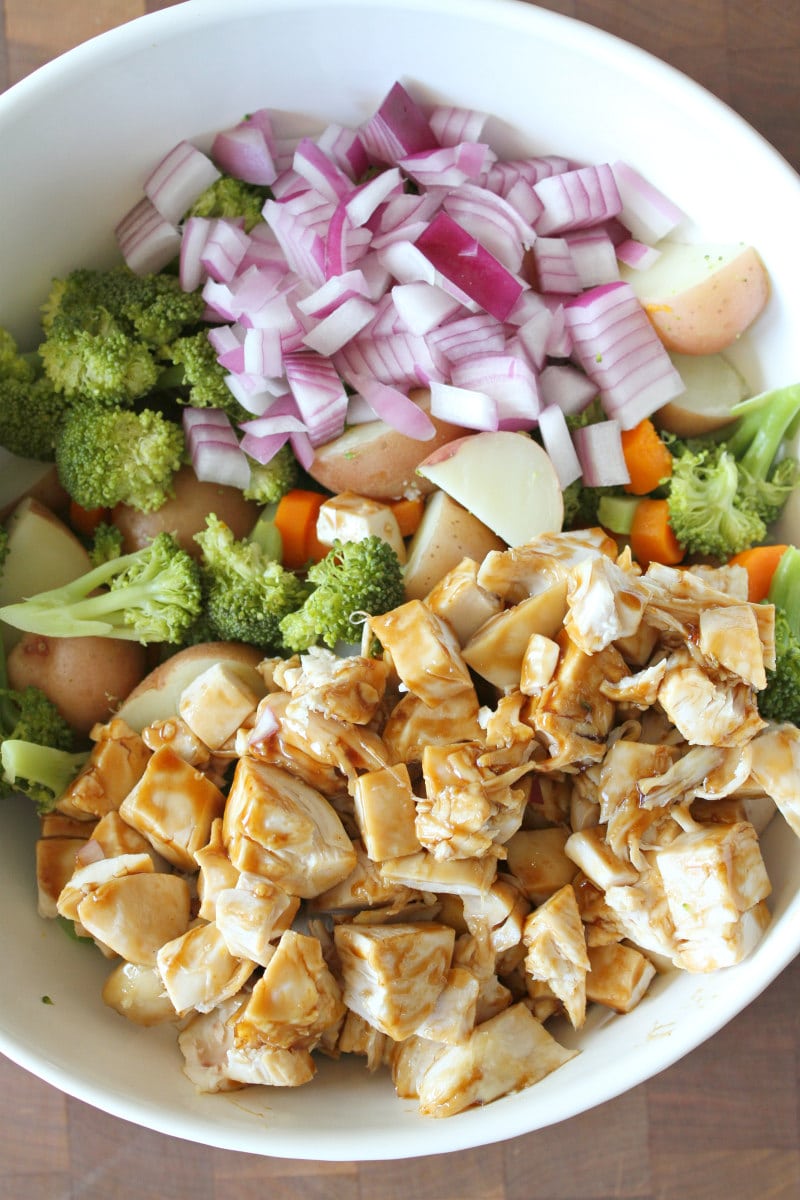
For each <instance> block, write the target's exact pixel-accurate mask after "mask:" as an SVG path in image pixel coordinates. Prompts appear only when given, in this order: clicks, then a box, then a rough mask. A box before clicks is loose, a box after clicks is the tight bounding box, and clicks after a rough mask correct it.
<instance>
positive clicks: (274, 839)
mask: <svg viewBox="0 0 800 1200" xmlns="http://www.w3.org/2000/svg"><path fill="white" fill-rule="evenodd" d="M275 119H276V120H277V118H275ZM484 123H485V117H484V116H483V115H482V114H477V113H470V112H464V111H461V110H456V109H451V108H445V107H438V108H435V109H433V110H431V111H425V110H423V109H422V108H421V107H420V106H419V105H417V104H416V102H415V101H414V99H413V98H412V97H411V96H410V95H409V93H408V92H407V91H406V90H405V89H404V88H403V87H402V86H401V85H400V84H396V85H395V86H394V87H393V88H392V89H391V91H390V92H389V94H388V95H387V97H386V98H385V100H384V102H383V103H382V105H381V106H380V107H379V109H378V110H377V112H376V113H375V114H374V115H373V117H372V118H371V119H370V120H368V121H366V122H364V124H363V125H362V126H361V127H359V128H358V129H355V130H347V129H344V128H342V127H340V126H335V125H331V126H329V127H328V128H327V129H325V130H324V131H323V132H322V134H320V135H315V136H313V137H312V136H308V137H301V138H299V139H296V138H295V139H292V140H291V142H289V141H288V140H286V139H283V138H281V137H280V136H279V133H278V132H276V127H275V123H274V120H273V115H272V114H270V113H268V112H267V111H266V110H258V111H256V112H254V113H252V114H250V116H248V117H247V118H246V119H245V120H243V121H242V122H241V123H239V124H238V125H236V126H235V127H234V128H232V129H230V130H225V131H222V132H221V133H220V134H219V135H218V136H217V137H216V138H215V139H214V142H213V144H212V146H211V150H210V152H209V154H205V153H204V152H203V151H202V150H200V149H199V148H198V147H195V146H193V145H192V144H190V143H188V142H182V143H180V144H179V145H178V146H176V147H175V148H174V149H173V150H172V151H171V152H170V153H169V154H167V155H166V156H165V158H164V159H163V160H162V161H161V162H160V163H159V164H158V165H157V167H156V169H155V170H154V171H153V173H152V174H151V176H150V177H149V179H148V180H147V181H146V182H145V186H144V192H145V195H144V197H143V199H142V200H141V201H139V202H138V203H137V204H136V205H135V207H134V208H133V209H132V210H131V212H130V213H128V214H127V215H126V216H125V217H124V218H123V220H122V221H121V222H120V223H119V226H118V228H117V235H118V240H119V244H120V250H121V252H122V255H123V257H124V260H125V261H124V264H123V265H119V266H116V267H113V268H111V269H110V270H96V269H87V268H85V267H82V266H79V267H77V268H76V269H75V270H74V271H73V272H71V273H70V274H69V275H68V276H67V277H66V278H65V279H61V280H56V281H54V283H53V285H52V288H51V291H50V294H49V296H48V297H47V299H46V301H45V304H44V306H43V310H42V340H41V342H40V344H39V346H38V347H37V348H36V350H35V351H34V352H32V353H28V352H23V351H21V350H20V349H19V348H18V347H17V346H16V345H15V343H14V341H13V339H11V338H10V336H9V335H8V334H2V335H0V444H2V445H4V446H5V447H6V448H7V449H8V450H10V451H11V452H12V453H13V454H16V455H18V456H22V457H25V458H28V459H35V460H39V461H41V462H43V463H52V464H54V468H55V471H56V473H57V483H58V485H59V486H60V487H61V489H62V492H61V499H62V503H61V506H60V509H59V511H58V512H57V513H56V512H50V511H48V510H47V509H46V508H44V507H43V506H42V505H41V503H39V502H38V501H37V500H35V499H33V498H31V497H28V498H24V499H22V500H21V502H20V503H19V505H18V506H17V507H16V509H15V511H14V512H13V514H12V515H11V517H10V519H9V520H8V522H7V524H6V526H5V528H4V529H3V531H2V540H0V551H2V553H3V555H4V561H3V564H2V576H0V622H2V630H3V637H4V643H5V645H6V647H7V650H8V669H9V679H8V681H5V680H3V681H1V682H2V684H3V686H2V687H1V688H0V693H1V694H0V726H2V728H0V736H2V744H1V745H0V759H1V760H2V768H3V787H4V788H5V789H6V791H8V792H9V793H10V792H13V791H20V790H21V791H23V792H26V793H27V794H28V795H29V796H31V798H32V799H33V800H34V801H35V802H36V804H37V807H38V809H39V811H40V814H41V826H42V828H41V837H40V839H39V841H38V843H37V882H38V891H39V910H40V912H41V913H42V915H43V916H49V917H56V916H59V917H61V918H62V919H63V920H64V921H65V922H67V923H69V926H70V928H72V929H73V930H74V932H76V933H77V934H78V936H80V937H82V938H88V939H91V940H93V941H94V942H95V943H96V945H97V947H99V949H100V951H101V952H102V953H103V954H104V955H105V956H106V957H108V958H109V959H114V960H118V961H116V962H115V965H114V966H113V967H112V969H111V971H110V974H109V977H108V980H107V983H106V985H105V987H104V990H103V998H104V1000H105V1002H106V1003H107V1004H109V1005H110V1006H111V1007H113V1008H114V1009H116V1010H117V1011H118V1012H119V1013H121V1014H122V1015H124V1016H126V1017H127V1018H128V1019H131V1020H133V1021H135V1022H138V1023H140V1024H142V1025H151V1024H160V1023H167V1022H169V1023H173V1024H174V1025H175V1026H176V1029H177V1030H178V1042H179V1045H180V1049H181V1051H182V1055H183V1059H184V1064H185V1071H186V1074H187V1075H188V1077H189V1078H190V1079H191V1080H192V1081H193V1082H194V1084H195V1085H196V1086H197V1087H198V1088H199V1089H200V1090H201V1091H205V1092H217V1091H229V1090H232V1089H235V1088H239V1087H242V1086H247V1085H251V1084H261V1085H278V1086H298V1085H301V1084H305V1083H307V1082H309V1081H310V1080H311V1079H312V1078H313V1077H314V1075H315V1073H316V1070H317V1062H318V1059H319V1056H320V1055H323V1056H328V1057H331V1058H334V1059H338V1058H341V1057H343V1056H347V1055H355V1056H359V1057H361V1058H363V1059H364V1060H365V1062H366V1065H367V1067H368V1068H369V1069H370V1070H375V1069H377V1068H379V1067H385V1068H388V1070H389V1071H390V1073H391V1076H392V1080H393V1082H394V1086H395V1089H396V1091H397V1093H398V1095H399V1096H401V1097H403V1098H409V1099H414V1100H415V1101H416V1102H417V1103H418V1106H419V1111H420V1112H421V1113H422V1114H423V1115H425V1116H433V1117H443V1116H448V1115H452V1114H454V1113H457V1112H459V1111H462V1110H463V1109H465V1108H467V1107H470V1106H471V1105H474V1104H479V1103H485V1102H487V1101H490V1100H493V1099H496V1098H498V1097H500V1096H502V1095H505V1094H507V1093H509V1092H513V1091H516V1090H518V1089H520V1088H523V1087H526V1086H529V1085H530V1084H532V1083H535V1082H536V1081H537V1080H539V1079H541V1078H543V1077H544V1076H545V1075H547V1074H548V1073H549V1072H551V1071H553V1070H555V1069H557V1068H558V1067H560V1066H561V1065H563V1064H565V1063H566V1062H567V1061H568V1060H569V1059H571V1058H572V1057H574V1055H575V1053H576V1051H575V1050H573V1049H571V1048H569V1047H568V1046H567V1045H565V1044H563V1043H564V1042H565V1041H568V1040H569V1041H571V1039H564V1038H562V1037H561V1032H562V1030H563V1029H564V1027H565V1025H566V1026H572V1027H573V1028H574V1029H576V1030H578V1029H581V1028H582V1027H583V1026H584V1024H585V1022H586V1020H587V1012H588V1011H589V1010H590V1009H591V1007H592V1006H593V1005H600V1006H604V1007H606V1008H609V1009H611V1010H613V1011H615V1012H617V1013H625V1012H627V1011H629V1010H630V1009H631V1008H633V1007H634V1006H635V1005H637V1004H638V1003H640V1002H642V1001H643V1000H644V999H645V998H646V995H647V992H648V989H649V987H650V985H651V983H652V982H653V981H654V980H655V979H656V977H657V976H658V974H660V973H663V972H667V971H669V970H672V969H681V970H687V971H693V972H706V971H711V970H716V969H719V968H722V967H725V966H729V965H732V964H734V963H737V962H739V961H741V960H742V959H743V958H744V957H745V956H746V955H747V954H748V953H750V951H751V950H752V949H753V947H754V946H755V945H756V944H757V942H758V940H759V938H760V936H761V935H762V933H763V932H764V930H765V929H766V927H767V925H768V923H769V919H770V914H769V908H768V897H769V894H770V881H769V878H768V874H767V870H766V866H765V864H764V861H763V858H762V856H761V850H760V845H759V834H760V833H761V831H762V830H763V828H764V827H765V826H766V824H767V823H768V821H769V820H770V818H771V816H772V814H773V813H774V812H775V811H776V809H777V810H780V812H781V813H782V814H783V816H784V818H785V819H786V821H787V822H788V824H789V825H790V827H791V828H792V829H793V830H794V831H795V832H796V833H798V834H800V812H798V807H797V796H798V794H800V780H799V779H798V772H800V757H799V756H798V749H799V748H800V733H799V732H798V727H797V721H798V717H799V714H798V703H797V696H798V695H800V689H799V688H798V683H800V678H798V662H800V618H798V613H800V607H799V606H798V604H797V602H796V600H797V597H796V594H795V593H796V589H797V586H798V580H800V565H798V564H800V550H798V549H797V548H796V547H794V546H769V545H767V544H765V543H766V542H767V539H768V534H769V526H770V525H771V523H772V522H773V521H774V520H775V519H776V517H777V516H778V515H779V513H780V511H781V510H782V508H783V505H784V503H785V501H786V499H787V498H788V496H789V494H790V493H791V491H792V490H793V488H794V487H795V485H796V482H797V471H798V464H797V462H796V460H795V459H794V457H793V456H792V454H791V453H790V444H791V443H790V437H791V435H792V434H793V432H794V428H795V425H796V422H797V417H798V413H800V385H789V386H786V387H783V388H779V389H775V390H774V391H771V392H768V393H765V394H762V395H759V396H755V397H750V398H746V393H747V386H746V384H745V383H744V381H743V380H742V379H741V376H740V375H739V374H738V372H736V371H735V370H734V369H733V367H731V366H730V364H729V363H728V362H727V360H726V359H725V358H724V353H723V352H724V351H725V349H726V348H727V347H728V346H729V345H730V344H731V342H732V341H733V340H734V339H735V338H737V337H739V336H741V335H742V334H743V333H744V332H745V330H746V329H748V328H749V326H750V325H751V324H752V323H753V322H754V321H755V320H756V318H757V317H758V315H759V313H760V312H761V310H762V308H763V307H764V305H765V303H766V301H767V299H768V291H769V289H768V279H767V275H766V271H765V270H764V267H763V264H762V263H761V261H760V259H759V257H758V254H757V252H756V251H755V249H754V248H752V247H747V246H726V247H717V246H704V247H687V246H681V245H680V243H678V242H675V241H671V240H667V236H668V235H674V234H675V231H676V230H678V229H679V227H680V223H681V220H682V214H681V213H680V212H678V211H677V210H676V209H675V207H674V206H673V205H672V204H671V203H670V202H669V200H668V199H667V198H666V197H664V196H662V195H661V194H660V193H658V192H657V191H656V190H655V189H653V188H652V187H651V185H649V183H647V181H645V180H643V179H642V178H641V176H639V175H638V173H637V172H636V171H635V170H633V168H631V167H630V166H629V165H628V164H625V163H606V164H601V165H599V166H586V165H583V164H573V163H571V162H569V161H568V160H567V159H564V158H560V157H558V156H554V155H548V156H538V157H530V158H524V159H522V158H521V159H518V160H511V161H503V160H501V159H499V158H498V157H497V156H496V154H495V153H494V152H493V150H492V149H491V147H490V145H489V144H488V142H484V141H481V140H480V138H481V136H482V130H483V127H484ZM720 297H722V304H721V308H720V302H719V301H720ZM720 312H722V316H720ZM49 482H50V483H51V484H52V480H50V481H49ZM56 507H58V503H57V502H56ZM43 532H44V533H45V534H46V538H47V547H48V553H47V556H46V558H47V563H46V564H45V565H46V566H47V568H48V571H49V575H48V576H47V577H46V578H43V577H42V575H41V572H38V567H37V563H36V561H34V560H36V559H37V558H38V559H39V560H41V550H40V549H39V546H41V545H43V544H44V543H43V542H42V541H41V536H42V533H43ZM37 539H39V540H38V541H37ZM34 550H36V553H34ZM51 568H52V569H51ZM37 572H38V573H37ZM98 644H101V645H103V646H105V647H107V648H108V653H105V652H104V654H103V658H104V662H105V665H108V666H109V668H110V669H111V670H112V671H116V672H117V675H116V681H117V682H116V683H115V682H114V681H113V679H108V678H106V677H103V678H102V684H101V686H100V691H101V696H100V707H99V708H98V707H97V696H96V695H94V696H92V704H91V705H90V704H89V702H88V699H86V698H85V697H84V696H83V695H81V698H80V706H79V707H80V711H79V712H78V713H75V712H74V710H73V709H70V710H69V714H68V713H67V701H66V699H65V697H64V694H63V684H64V677H65V671H64V669H63V668H64V663H65V662H67V661H70V660H74V661H75V662H82V663H89V661H90V658H89V657H87V655H91V656H93V657H92V659H91V661H92V662H94V661H95V660H96V657H97V655H96V646H97V645H98ZM53 647H58V653H56V652H55V651H54V650H53ZM122 651H125V652H126V653H128V652H130V653H132V654H135V655H136V656H137V657H136V661H135V662H134V663H133V664H132V662H131V661H128V662H127V663H125V664H123V662H122V660H121V658H119V657H118V656H119V655H120V654H121V653H122ZM44 661H47V662H48V663H49V666H48V667H47V668H46V669H44V668H42V663H43V662H44ZM34 663H38V664H39V674H38V675H36V673H35V671H34V668H33V664H34ZM123 667H124V672H125V673H123ZM132 667H133V674H131V668H132ZM82 673H83V674H84V675H86V676H91V677H92V678H93V681H94V682H95V683H99V680H100V675H101V673H100V672H99V670H97V668H96V665H95V666H92V667H91V668H89V667H86V669H85V670H84V671H83V672H82ZM34 679H35V680H36V682H34ZM123 679H124V683H123V682H122V681H123ZM40 685H41V686H40ZM95 691H97V689H95ZM67 716H69V719H67Z"/></svg>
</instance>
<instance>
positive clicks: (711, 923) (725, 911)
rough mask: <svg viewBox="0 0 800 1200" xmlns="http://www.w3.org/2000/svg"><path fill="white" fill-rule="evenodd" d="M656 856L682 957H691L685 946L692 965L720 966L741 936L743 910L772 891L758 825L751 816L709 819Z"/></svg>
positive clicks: (704, 968) (696, 968)
mask: <svg viewBox="0 0 800 1200" xmlns="http://www.w3.org/2000/svg"><path fill="white" fill-rule="evenodd" d="M655 859H656V863H657V864H658V870H659V872H660V874H661V878H662V880H663V883H664V890H665V893H666V896H667V901H668V904H669V910H670V913H671V916H672V920H673V924H674V926H675V934H676V937H677V939H678V953H679V958H680V960H681V962H682V963H686V962H688V958H687V957H686V955H685V954H684V947H685V949H686V951H687V952H688V954H689V955H690V956H691V961H692V966H691V968H687V969H691V970H695V971H699V970H714V969H716V967H717V965H719V963H718V959H719V957H720V953H722V954H723V955H724V953H725V948H726V946H727V945H728V944H729V943H732V942H733V941H735V940H736V939H737V937H738V934H737V926H738V924H739V921H740V919H741V916H742V914H743V913H746V912H747V911H748V910H749V909H751V908H754V907H755V906H756V905H757V904H759V903H760V902H761V901H762V900H765V899H766V897H767V896H768V895H769V894H770V891H771V885H770V881H769V877H768V875H767V871H766V867H765V866H764V860H763V858H762V857H761V851H760V848H759V845H758V838H757V836H756V832H755V830H754V829H753V827H752V825H750V824H749V823H748V822H740V823H737V824H735V825H707V826H704V827H703V828H702V829H698V830H696V831H692V832H686V833H682V834H680V836H679V837H677V838H675V840H674V841H673V842H672V843H671V844H670V845H669V846H666V847H665V848H663V849H660V850H657V851H656V852H655ZM734 961H735V960H734ZM703 964H704V965H703Z"/></svg>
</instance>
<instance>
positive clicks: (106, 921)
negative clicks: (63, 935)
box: [78, 855, 191, 966]
mask: <svg viewBox="0 0 800 1200" xmlns="http://www.w3.org/2000/svg"><path fill="white" fill-rule="evenodd" d="M143 857H144V858H146V857H147V856H146V855H144V856H143ZM147 861H148V862H149V861H150V860H149V859H148V860H147ZM190 903H191V897H190V893H189V885H188V884H187V882H186V880H185V879H183V878H182V877H181V876H180V875H165V874H163V873H161V872H156V871H152V870H150V871H144V872H139V873H137V874H133V875H121V876H119V877H117V878H112V879H109V880H108V881H107V882H106V883H101V884H100V885H99V887H96V888H93V889H92V890H91V891H89V892H88V893H87V894H86V895H85V896H84V898H83V899H82V900H81V901H80V903H79V904H78V920H79V921H80V924H81V925H82V926H83V928H84V929H85V930H86V931H87V932H88V933H89V934H90V935H91V936H92V937H93V938H95V939H96V940H97V941H98V942H99V943H100V944H101V946H105V947H107V948H108V949H109V950H110V951H112V952H113V953H114V954H118V955H119V956H120V958H124V959H126V960H127V961H128V962H132V963H140V964H141V965H142V966H153V965H154V964H155V961H156V954H157V953H158V951H159V949H160V948H161V946H163V945H164V943H165V942H169V941H171V940H172V939H173V938H176V937H179V936H180V935H181V934H182V933H185V932H186V930H187V928H188V926H189V916H190Z"/></svg>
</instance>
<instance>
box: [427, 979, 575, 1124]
mask: <svg viewBox="0 0 800 1200" xmlns="http://www.w3.org/2000/svg"><path fill="white" fill-rule="evenodd" d="M575 1053H576V1051H574V1050H567V1049H565V1048H564V1047H563V1046H560V1045H559V1044H558V1042H556V1040H555V1039H554V1038H553V1037H551V1035H550V1034H549V1033H548V1032H547V1030H546V1029H545V1028H544V1026H543V1025H542V1024H540V1022H539V1021H537V1020H536V1018H535V1017H534V1016H532V1015H531V1013H530V1012H529V1010H528V1008H527V1007H526V1006H525V1004H522V1003H519V1004H513V1005H511V1007H509V1008H507V1009H504V1011H503V1012H501V1013H499V1014H498V1015H497V1016H495V1017H491V1018H490V1019H489V1020H488V1021H484V1022H483V1024H481V1025H478V1026H476V1027H475V1029H473V1031H472V1033H471V1034H470V1035H469V1037H468V1038H467V1039H466V1040H465V1041H463V1042H461V1043H459V1044H458V1045H454V1046H444V1047H443V1048H442V1050H441V1051H440V1053H439V1054H436V1055H434V1056H433V1058H432V1061H430V1062H429V1064H428V1065H427V1066H426V1067H425V1069H423V1070H422V1071H421V1072H420V1074H419V1077H418V1078H417V1080H416V1092H417V1095H418V1097H419V1109H420V1112H421V1113H422V1115H423V1116H426V1117H447V1116H452V1115H453V1114H454V1113H457V1112H462V1111H463V1110H464V1109H466V1108H470V1107H471V1106H472V1105H474V1104H487V1103H488V1102H489V1101H491V1100H496V1099H497V1098H498V1097H499V1096H506V1095H508V1094H509V1093H510V1092H516V1091H519V1090H520V1088H524V1087H529V1086H530V1085H531V1084H533V1083H536V1082H538V1081H539V1080H540V1079H543V1078H544V1077H545V1075H549V1074H550V1072H551V1071H554V1070H556V1068H557V1067H560V1066H562V1065H563V1064H564V1063H565V1062H567V1061H568V1060H569V1059H570V1058H573V1057H574V1056H575Z"/></svg>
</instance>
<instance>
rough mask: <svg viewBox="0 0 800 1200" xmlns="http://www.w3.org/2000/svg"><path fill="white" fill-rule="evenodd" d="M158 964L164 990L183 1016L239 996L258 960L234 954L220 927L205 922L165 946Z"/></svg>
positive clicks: (162, 947)
mask: <svg viewBox="0 0 800 1200" xmlns="http://www.w3.org/2000/svg"><path fill="white" fill-rule="evenodd" d="M156 967H157V968H158V973H159V975H160V976H161V980H162V983H163V984H164V990H165V991H166V993H167V995H168V996H169V998H170V1000H171V1001H172V1005H173V1007H174V1009H175V1011H176V1012H177V1013H178V1015H179V1016H181V1017H183V1016H186V1014H187V1013H189V1012H191V1011H192V1009H194V1010H195V1011H196V1012H210V1011H211V1010H212V1009H213V1008H216V1007H217V1006H218V1005H219V1004H221V1003H222V1002H223V1001H224V1000H227V999H229V998H230V997H231V996H235V995H236V994H237V992H240V991H241V989H242V988H243V987H244V985H245V983H246V982H247V980H248V979H249V978H250V976H251V975H252V973H253V970H254V968H255V963H254V962H252V961H250V960H248V959H243V958H239V957H236V956H235V955H233V954H231V952H230V950H229V949H228V947H227V945H226V943H225V939H224V937H223V936H222V932H221V931H220V929H219V927H218V926H217V925H216V924H215V923H213V922H209V923H207V922H201V923H200V924H198V925H194V926H192V928H191V929H187V930H186V932H185V933H182V934H180V935H179V936H178V937H176V938H173V939H172V940H171V941H169V942H165V943H164V945H162V946H161V947H160V948H159V950H158V953H157V954H156Z"/></svg>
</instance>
